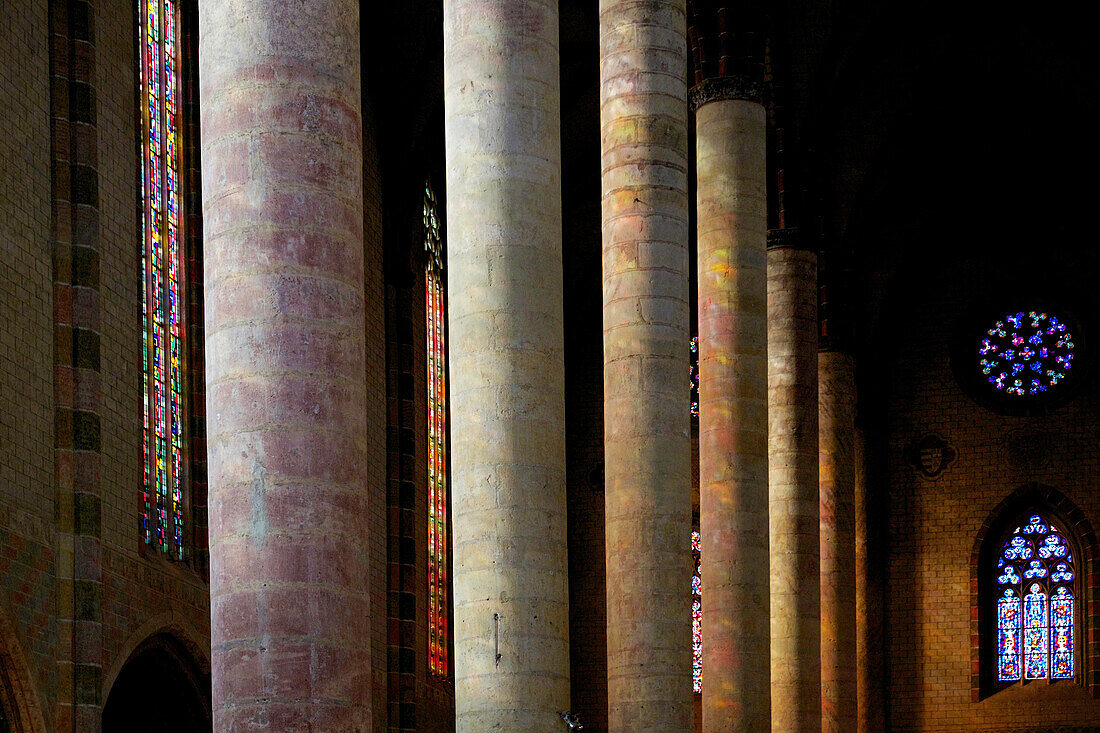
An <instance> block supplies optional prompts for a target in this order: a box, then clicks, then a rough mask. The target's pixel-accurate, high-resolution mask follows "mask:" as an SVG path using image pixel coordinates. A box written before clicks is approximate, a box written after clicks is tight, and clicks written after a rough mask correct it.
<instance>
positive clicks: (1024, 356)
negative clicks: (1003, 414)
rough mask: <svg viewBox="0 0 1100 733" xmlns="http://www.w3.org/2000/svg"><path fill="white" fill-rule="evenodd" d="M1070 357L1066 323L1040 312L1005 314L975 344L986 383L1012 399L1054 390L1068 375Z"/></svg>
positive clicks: (1071, 342) (1071, 347)
mask: <svg viewBox="0 0 1100 733" xmlns="http://www.w3.org/2000/svg"><path fill="white" fill-rule="evenodd" d="M1073 360H1074V343H1073V335H1072V334H1071V333H1070V330H1069V326H1068V325H1067V324H1066V323H1065V322H1064V320H1062V319H1060V318H1059V317H1058V316H1056V315H1054V314H1051V313H1046V312H1042V311H1026V312H1025V311H1020V312H1018V313H1010V314H1008V315H1006V316H1005V317H1004V318H1002V319H1001V320H999V321H997V322H996V323H994V324H993V326H992V328H990V329H989V330H988V331H986V333H985V335H984V336H983V337H982V339H981V344H980V346H979V347H978V368H979V369H981V372H982V374H983V375H984V376H985V379H986V381H987V382H988V383H989V386H990V387H991V388H992V389H993V390H995V391H996V392H998V393H1000V394H1006V395H1010V396H1012V397H1014V398H1019V397H1025V396H1032V397H1036V396H1040V395H1042V394H1043V393H1045V392H1048V391H1049V390H1051V389H1053V388H1054V387H1056V386H1057V385H1058V383H1059V382H1061V381H1062V380H1064V379H1065V378H1066V377H1067V376H1068V375H1069V373H1070V370H1071V369H1072V368H1073V365H1074V361H1073Z"/></svg>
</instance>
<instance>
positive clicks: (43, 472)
mask: <svg viewBox="0 0 1100 733" xmlns="http://www.w3.org/2000/svg"><path fill="white" fill-rule="evenodd" d="M47 13H48V9H47V3H46V2H45V0H30V1H28V2H20V3H9V4H6V5H5V6H4V9H3V20H2V22H0V55H2V57H3V59H4V63H3V64H2V65H0V97H2V98H3V99H4V100H11V102H12V105H13V106H12V107H8V106H7V102H5V107H4V113H3V114H0V255H2V256H0V304H2V307H0V312H2V313H3V317H2V318H0V487H2V490H0V614H2V615H3V616H4V617H5V623H3V624H0V628H6V629H10V630H11V631H10V633H11V635H12V636H13V637H14V638H13V639H7V640H5V642H6V643H7V644H8V645H11V644H15V645H18V647H19V649H20V650H21V652H22V655H23V657H24V659H25V660H26V664H27V666H28V673H29V677H30V679H29V680H26V681H25V684H29V685H31V686H32V687H34V688H36V689H37V693H38V697H39V699H40V700H41V701H43V703H45V702H46V701H48V700H51V699H52V698H53V696H54V690H55V686H56V684H57V680H56V667H55V665H54V657H55V636H56V625H55V615H54V607H55V604H56V587H55V573H56V557H55V554H56V542H55V536H56V533H55V529H54V524H53V521H54V492H53V470H54V468H53V447H54V410H53V353H52V350H51V348H50V345H51V344H52V343H53V299H52V295H51V288H52V281H53V265H52V256H51V252H50V247H49V241H50V198H51V189H50V98H49V90H50V83H49V74H50V57H49V45H48V38H47V31H46V29H47V27H48V15H47Z"/></svg>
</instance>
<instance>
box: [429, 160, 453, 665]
mask: <svg viewBox="0 0 1100 733" xmlns="http://www.w3.org/2000/svg"><path fill="white" fill-rule="evenodd" d="M424 249H425V254H426V255H427V265H426V267H425V273H424V282H425V288H424V290H425V313H426V317H425V322H426V330H427V341H428V349H427V351H428V671H429V672H431V673H432V674H433V675H436V676H439V677H446V676H447V674H448V659H447V646H448V642H449V640H448V634H447V626H448V623H447V622H448V619H449V617H450V602H449V601H450V593H449V591H448V584H449V582H450V568H449V562H448V559H447V553H448V537H447V535H448V532H447V523H448V519H449V511H450V507H449V505H450V501H449V499H450V496H449V493H448V489H447V341H446V337H447V321H446V317H445V311H444V307H445V304H446V296H445V291H444V287H443V277H444V276H443V267H444V263H445V253H444V249H443V235H442V231H441V227H440V217H439V206H438V203H437V201H436V195H435V191H434V190H433V189H432V185H431V182H430V181H426V182H425V183H424Z"/></svg>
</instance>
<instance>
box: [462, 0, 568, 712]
mask: <svg viewBox="0 0 1100 733" xmlns="http://www.w3.org/2000/svg"><path fill="white" fill-rule="evenodd" d="M443 12H444V18H443V23H444V25H443V29H444V30H443V34H444V35H443V39H444V101H445V105H446V138H447V140H446V149H447V218H448V231H449V237H448V242H449V247H450V249H449V254H448V283H447V291H448V294H449V303H448V304H449V307H450V320H449V328H450V378H451V458H452V463H451V478H452V486H453V497H454V499H453V527H454V563H455V569H454V574H453V578H454V596H455V601H454V611H455V630H454V637H455V642H454V644H455V707H456V718H457V730H458V731H484V730H515V731H520V730H523V731H555V732H556V731H559V730H560V729H561V728H562V726H563V723H562V721H561V719H560V718H559V712H560V711H563V710H567V709H568V708H569V596H568V570H567V562H566V503H565V381H564V379H565V378H564V336H563V325H562V269H561V150H560V148H561V143H560V131H559V117H560V114H559V104H560V102H559V70H558V65H559V62H558V4H557V2H556V0H446V1H445V2H444V11H443Z"/></svg>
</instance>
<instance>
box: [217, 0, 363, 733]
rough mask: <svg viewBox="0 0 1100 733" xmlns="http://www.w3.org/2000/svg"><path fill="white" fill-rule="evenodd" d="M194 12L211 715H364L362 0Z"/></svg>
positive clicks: (262, 719)
mask: <svg viewBox="0 0 1100 733" xmlns="http://www.w3.org/2000/svg"><path fill="white" fill-rule="evenodd" d="M199 10H200V33H199V35H200V38H201V46H200V52H199V60H200V64H201V66H200V78H201V80H202V100H203V105H202V133H203V137H202V144H203V147H202V163H203V207H204V208H203V211H204V224H205V236H206V241H205V268H206V269H205V288H206V299H205V300H206V380H207V387H208V389H207V404H208V409H207V425H208V430H209V432H208V444H209V448H208V449H209V481H210V483H209V488H210V595H211V637H212V638H211V644H212V677H213V707H214V729H215V730H219V731H222V730H224V731H229V730H233V731H253V730H285V731H298V730H328V731H369V730H373V726H372V717H371V697H370V695H371V692H370V689H371V688H370V682H371V680H370V670H371V663H370V644H369V642H370V633H369V623H370V617H371V610H370V601H369V596H368V593H367V586H366V583H365V580H364V579H365V578H368V577H370V574H369V559H370V558H368V553H367V550H366V548H367V547H369V546H371V545H370V543H368V542H365V541H364V538H363V535H362V528H363V526H364V521H365V520H364V518H365V517H367V516H368V512H367V509H368V500H367V492H368V489H369V487H368V485H367V482H366V475H367V462H368V461H371V460H374V461H379V460H384V456H382V455H376V454H371V455H368V451H367V446H368V445H375V446H381V445H384V444H385V439H384V436H385V432H384V431H385V425H384V424H381V425H376V424H368V423H367V421H366V419H365V418H364V415H365V414H366V412H367V399H368V395H367V394H366V389H365V384H366V374H367V368H368V365H367V363H366V357H365V343H364V340H365V335H364V307H365V304H364V247H363V189H362V166H363V157H362V125H361V107H360V60H359V44H360V35H359V4H358V3H356V2H353V1H352V0H316V1H315V2H310V3H294V4H287V3H284V2H280V1H278V0H204V1H203V2H202V3H200V5H199ZM368 305H369V306H370V307H375V304H368ZM369 367H370V369H371V371H372V372H373V371H374V370H376V369H382V368H384V367H383V365H382V364H379V363H372V364H370V365H369ZM371 398H372V399H380V398H375V397H374V396H373V395H372V396H371Z"/></svg>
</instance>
